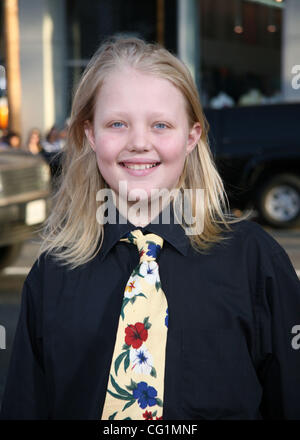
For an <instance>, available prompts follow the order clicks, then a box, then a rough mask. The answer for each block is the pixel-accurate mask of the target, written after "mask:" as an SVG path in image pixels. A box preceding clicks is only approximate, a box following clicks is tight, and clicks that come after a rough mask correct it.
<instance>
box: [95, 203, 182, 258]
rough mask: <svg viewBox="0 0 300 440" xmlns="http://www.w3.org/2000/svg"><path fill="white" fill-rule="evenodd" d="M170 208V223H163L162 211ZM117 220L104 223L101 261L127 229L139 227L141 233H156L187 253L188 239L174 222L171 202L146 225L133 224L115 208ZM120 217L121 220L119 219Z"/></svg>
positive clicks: (180, 227) (100, 253)
mask: <svg viewBox="0 0 300 440" xmlns="http://www.w3.org/2000/svg"><path fill="white" fill-rule="evenodd" d="M168 209H170V223H168V224H164V223H163V212H164V211H165V210H168ZM116 218H117V221H116V223H115V224H112V223H106V224H105V225H104V239H103V243H102V247H101V249H100V251H99V258H100V261H102V260H103V259H104V258H105V256H106V255H107V253H108V252H109V251H110V250H111V249H112V247H113V246H114V245H115V244H116V243H118V241H119V240H120V239H121V238H122V237H123V236H124V235H125V234H126V233H127V232H129V231H133V230H134V229H140V230H141V231H142V233H143V234H149V233H152V234H157V235H159V236H161V237H162V238H163V239H164V240H166V241H167V242H168V243H170V244H171V245H172V246H173V247H174V248H175V249H177V251H179V252H180V253H181V254H182V255H184V256H186V255H187V253H188V247H189V239H188V237H187V236H186V234H185V231H184V229H183V228H182V226H181V225H180V224H178V223H174V212H173V206H172V204H169V205H167V206H166V207H165V208H164V210H163V211H161V212H160V213H159V215H158V216H157V217H156V219H155V220H153V222H152V223H149V224H148V225H146V226H144V227H141V226H135V225H133V224H132V223H130V222H129V221H128V220H127V219H125V218H124V217H123V216H122V214H121V213H120V212H119V211H118V210H117V215H116ZM120 219H122V222H121V221H120Z"/></svg>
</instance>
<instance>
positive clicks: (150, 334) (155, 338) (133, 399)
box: [101, 229, 168, 420]
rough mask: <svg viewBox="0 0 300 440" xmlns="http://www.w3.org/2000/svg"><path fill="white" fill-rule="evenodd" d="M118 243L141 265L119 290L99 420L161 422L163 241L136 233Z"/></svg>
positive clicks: (165, 307)
mask: <svg viewBox="0 0 300 440" xmlns="http://www.w3.org/2000/svg"><path fill="white" fill-rule="evenodd" d="M120 241H125V242H129V243H134V244H135V245H136V246H137V247H138V251H139V256H140V261H139V264H138V266H137V267H136V268H135V269H134V270H133V272H132V274H131V276H130V278H129V280H128V282H127V284H126V287H125V291H124V298H123V303H122V307H121V314H120V318H119V326H118V331H117V336H116V342H115V348H114V353H113V357H112V362H111V367H110V375H109V380H108V389H107V392H106V397H105V402H104V406H103V412H102V417H101V419H102V420H130V419H131V420H139V419H142V420H145V419H146V420H156V419H162V414H163V393H164V375H165V354H166V343H167V332H168V303H167V299H166V297H165V294H164V292H163V290H162V289H161V284H160V278H159V271H158V264H157V262H156V257H157V256H158V253H159V251H160V250H161V248H162V245H163V239H162V238H161V237H160V236H158V235H156V234H147V235H143V233H142V232H141V231H140V230H139V229H136V230H134V231H131V232H130V233H128V234H127V236H126V238H122V239H121V240H120Z"/></svg>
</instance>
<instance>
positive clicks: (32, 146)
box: [26, 128, 42, 154]
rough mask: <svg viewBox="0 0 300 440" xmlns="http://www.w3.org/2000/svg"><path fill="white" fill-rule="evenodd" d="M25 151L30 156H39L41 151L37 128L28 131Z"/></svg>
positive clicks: (39, 135)
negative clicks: (28, 152)
mask: <svg viewBox="0 0 300 440" xmlns="http://www.w3.org/2000/svg"><path fill="white" fill-rule="evenodd" d="M26 149H27V150H28V151H30V153H32V154H39V153H40V152H41V151H42V144H41V132H40V130H39V129H38V128H33V129H32V130H30V132H29V135H28V140H27V143H26Z"/></svg>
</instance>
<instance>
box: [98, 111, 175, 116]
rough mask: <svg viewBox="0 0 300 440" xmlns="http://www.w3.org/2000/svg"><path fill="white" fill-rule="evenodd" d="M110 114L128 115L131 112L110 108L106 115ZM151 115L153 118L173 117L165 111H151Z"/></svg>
mask: <svg viewBox="0 0 300 440" xmlns="http://www.w3.org/2000/svg"><path fill="white" fill-rule="evenodd" d="M110 115H113V116H121V117H125V116H128V115H129V114H128V113H127V112H121V111H119V110H116V111H115V110H110V111H109V112H108V114H107V115H106V117H109V116H110ZM149 116H150V117H152V118H153V117H155V118H164V117H171V115H166V114H165V113H162V112H153V113H150V115H149Z"/></svg>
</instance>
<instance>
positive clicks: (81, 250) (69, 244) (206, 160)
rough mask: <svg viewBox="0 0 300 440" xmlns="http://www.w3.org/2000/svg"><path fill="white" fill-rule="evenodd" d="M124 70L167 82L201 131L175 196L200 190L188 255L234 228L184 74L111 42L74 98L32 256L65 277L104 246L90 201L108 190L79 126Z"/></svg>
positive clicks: (133, 46) (171, 59)
mask: <svg viewBox="0 0 300 440" xmlns="http://www.w3.org/2000/svg"><path fill="white" fill-rule="evenodd" d="M124 66H130V67H132V68H135V69H138V70H139V71H141V72H144V73H147V74H152V75H155V76H158V77H160V78H164V79H167V80H169V81H170V82H171V83H172V84H173V85H174V86H175V87H177V88H178V89H179V90H180V91H181V93H182V94H183V96H184V98H185V101H186V108H187V114H188V118H189V123H190V126H192V125H193V124H194V123H195V122H200V124H201V127H202V134H201V138H200V140H199V142H198V144H197V146H196V147H195V148H194V149H193V150H192V152H191V153H190V154H189V155H188V156H187V159H186V162H185V165H184V169H183V171H182V174H181V176H180V179H179V183H178V188H179V189H180V190H184V189H192V190H195V189H197V188H203V189H204V190H205V191H204V193H205V198H204V210H201V212H200V211H199V208H197V205H198V204H196V203H195V197H194V196H193V197H192V199H191V205H192V209H193V214H195V216H197V215H198V216H199V215H201V216H202V218H204V221H203V228H202V229H201V231H200V230H199V233H195V234H194V235H189V239H190V243H191V245H192V247H193V248H194V249H196V250H197V251H199V252H206V251H208V250H209V249H210V247H211V245H212V244H213V243H216V242H220V241H221V240H223V239H225V238H226V237H225V236H223V234H222V232H223V231H224V230H225V229H227V230H231V228H230V223H234V222H237V221H240V219H237V218H236V217H234V216H232V215H231V214H230V212H229V203H228V198H227V196H226V193H225V190H224V186H223V182H222V180H221V177H220V175H219V173H218V171H217V169H216V166H215V164H214V160H213V156H212V153H211V150H210V147H209V144H208V137H207V132H208V123H207V121H206V119H205V116H204V114H203V111H202V107H201V104H200V99H199V95H198V91H197V88H196V86H195V83H194V80H193V78H192V76H191V74H190V72H189V70H188V69H187V67H186V66H185V65H184V63H182V62H181V61H180V60H179V59H178V58H177V57H176V56H174V55H173V54H171V53H170V52H169V51H168V50H166V49H165V48H163V47H161V46H160V45H158V44H149V43H146V42H144V41H143V40H141V39H138V38H112V39H109V40H107V41H105V42H104V43H103V44H102V45H101V46H100V48H99V49H98V50H97V52H96V53H95V55H94V56H93V57H92V59H91V60H90V62H89V64H88V65H87V67H86V69H85V71H84V73H83V75H82V78H81V81H80V83H79V85H78V88H77V91H76V93H75V96H74V99H73V106H72V112H71V118H70V124H69V130H68V136H67V142H66V144H65V147H64V148H63V152H62V171H61V174H60V176H59V178H58V181H57V182H56V188H55V192H54V194H53V198H52V204H53V207H52V212H51V213H50V215H49V217H48V218H47V220H46V222H45V224H44V227H43V229H42V233H41V238H42V240H43V241H42V244H41V246H40V249H39V256H40V255H41V254H42V253H43V252H46V253H51V254H52V256H53V257H55V258H56V259H57V260H58V261H59V262H60V263H61V264H64V265H66V264H69V265H70V267H71V269H73V268H75V267H77V266H80V265H82V264H84V263H86V262H88V261H89V260H91V259H93V258H94V257H95V255H96V254H97V253H98V252H99V250H100V248H101V246H102V243H103V237H104V227H103V225H101V224H99V223H98V222H97V221H96V211H97V206H96V193H97V191H98V190H100V189H103V188H107V184H106V182H105V181H104V179H103V177H102V176H101V174H100V171H99V169H98V166H97V161H96V159H95V155H94V151H93V150H92V148H91V146H90V145H89V143H88V140H87V137H86V135H85V131H84V127H85V123H86V121H91V122H92V121H93V117H94V109H95V101H96V96H97V93H98V91H99V89H100V87H101V85H102V83H103V81H104V79H105V77H106V76H107V75H108V74H109V73H111V72H112V71H114V70H116V69H119V68H122V67H124ZM173 203H175V201H173ZM197 209H198V212H197ZM244 218H245V217H244Z"/></svg>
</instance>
